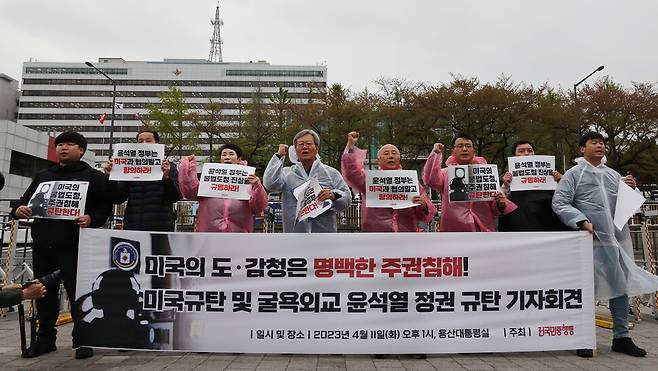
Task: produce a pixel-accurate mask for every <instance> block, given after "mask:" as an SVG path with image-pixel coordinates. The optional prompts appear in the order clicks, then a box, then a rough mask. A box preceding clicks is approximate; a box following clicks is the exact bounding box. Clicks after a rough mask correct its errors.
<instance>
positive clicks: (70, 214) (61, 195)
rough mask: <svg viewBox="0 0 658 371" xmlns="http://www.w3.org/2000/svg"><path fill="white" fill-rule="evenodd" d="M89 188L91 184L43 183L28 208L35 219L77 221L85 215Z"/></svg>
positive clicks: (72, 182) (69, 182) (68, 182)
mask: <svg viewBox="0 0 658 371" xmlns="http://www.w3.org/2000/svg"><path fill="white" fill-rule="evenodd" d="M88 188H89V182H74V181H63V180H60V181H51V182H42V183H39V185H38V186H37V189H36V191H35V192H34V194H33V195H32V197H31V198H30V201H29V202H28V203H27V207H29V208H30V209H32V217H33V218H47V219H67V220H75V219H77V218H79V217H81V216H83V215H84V211H85V203H86V202H87V189H88ZM55 233H56V232H55Z"/></svg>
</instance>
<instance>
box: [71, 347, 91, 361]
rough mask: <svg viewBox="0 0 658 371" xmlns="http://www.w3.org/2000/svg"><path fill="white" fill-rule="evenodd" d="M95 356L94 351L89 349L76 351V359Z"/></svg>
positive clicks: (81, 348)
mask: <svg viewBox="0 0 658 371" xmlns="http://www.w3.org/2000/svg"><path fill="white" fill-rule="evenodd" d="M93 356H94V350H93V349H91V348H89V347H80V348H78V349H76V350H75V359H85V358H89V357H93Z"/></svg>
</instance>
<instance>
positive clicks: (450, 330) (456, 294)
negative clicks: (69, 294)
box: [74, 228, 596, 354]
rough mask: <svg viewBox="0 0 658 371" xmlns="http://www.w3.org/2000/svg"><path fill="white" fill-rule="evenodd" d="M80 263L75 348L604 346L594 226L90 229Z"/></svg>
mask: <svg viewBox="0 0 658 371" xmlns="http://www.w3.org/2000/svg"><path fill="white" fill-rule="evenodd" d="M78 259H79V260H78V273H77V274H78V276H77V285H76V289H77V294H76V299H77V300H76V302H75V303H74V305H75V306H76V307H78V308H83V309H84V310H81V316H80V317H81V319H80V321H79V322H78V323H76V332H77V336H76V339H75V340H74V341H77V342H78V344H77V345H78V346H82V345H86V346H94V347H109V348H128V349H131V348H132V349H150V350H163V349H164V350H173V351H194V352H239V353H309V354H318V353H323V354H327V353H328V354H346V353H347V354H377V353H379V354H403V353H470V352H478V353H479V352H525V351H552V350H566V349H581V348H587V349H592V348H595V347H596V336H595V326H594V321H593V320H592V319H593V318H594V283H593V279H592V277H593V276H594V273H593V262H592V236H591V235H590V234H588V233H586V232H520V233H318V234H311V233H305V234H301V233H300V234H297V233H271V234H270V233H162V232H140V231H120V230H104V229H91V228H84V229H82V230H81V233H80V249H79V258H78ZM101 329H102V330H103V331H102V332H100V330H101ZM99 334H102V336H99ZM74 346H76V344H74Z"/></svg>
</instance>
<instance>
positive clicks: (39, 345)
mask: <svg viewBox="0 0 658 371" xmlns="http://www.w3.org/2000/svg"><path fill="white" fill-rule="evenodd" d="M56 350H57V346H55V342H54V341H52V342H41V341H36V342H35V343H34V345H32V346H31V347H29V348H27V350H26V351H25V353H24V354H22V355H21V356H22V357H23V358H34V357H38V356H40V355H42V354H46V353H50V352H54V351H56Z"/></svg>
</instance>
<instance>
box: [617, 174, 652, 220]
mask: <svg viewBox="0 0 658 371" xmlns="http://www.w3.org/2000/svg"><path fill="white" fill-rule="evenodd" d="M618 187H619V188H618V191H617V202H616V204H615V217H614V223H615V227H617V229H618V230H620V231H621V230H622V228H624V225H626V223H628V219H630V218H631V217H632V216H633V214H635V213H636V212H638V210H640V208H641V207H642V205H643V204H644V202H645V201H646V200H647V199H646V198H644V196H642V194H641V193H639V192H637V191H635V190H634V189H633V188H631V187H629V186H628V184H626V183H624V178H621V179H619V186H618Z"/></svg>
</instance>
